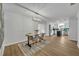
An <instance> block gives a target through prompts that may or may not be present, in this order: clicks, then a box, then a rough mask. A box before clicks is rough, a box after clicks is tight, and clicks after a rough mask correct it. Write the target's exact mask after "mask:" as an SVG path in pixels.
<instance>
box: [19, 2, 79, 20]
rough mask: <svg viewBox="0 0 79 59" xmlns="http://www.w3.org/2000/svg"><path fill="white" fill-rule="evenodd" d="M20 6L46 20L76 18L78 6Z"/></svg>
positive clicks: (66, 4)
mask: <svg viewBox="0 0 79 59" xmlns="http://www.w3.org/2000/svg"><path fill="white" fill-rule="evenodd" d="M21 5H23V6H25V7H27V8H29V9H31V10H33V11H35V12H38V13H39V14H41V15H43V16H45V17H46V18H47V19H48V20H57V19H63V18H68V17H73V16H76V14H77V12H78V9H79V4H77V3H76V4H75V5H72V6H71V5H70V4H69V3H21Z"/></svg>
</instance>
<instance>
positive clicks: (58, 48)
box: [4, 36, 79, 56]
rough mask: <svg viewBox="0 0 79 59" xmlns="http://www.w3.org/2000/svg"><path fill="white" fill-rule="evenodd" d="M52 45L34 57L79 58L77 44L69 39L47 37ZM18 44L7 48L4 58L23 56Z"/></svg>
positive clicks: (65, 37)
mask: <svg viewBox="0 0 79 59" xmlns="http://www.w3.org/2000/svg"><path fill="white" fill-rule="evenodd" d="M45 39H47V40H49V41H50V43H49V44H48V45H47V46H45V47H44V48H42V49H41V50H39V51H38V52H36V53H35V54H34V55H33V56H79V49H78V48H77V43H76V42H75V41H71V40H70V38H69V37H67V36H62V37H56V36H52V37H45ZM23 55H24V54H23V53H22V52H21V50H20V48H19V47H18V44H14V45H11V46H7V47H5V50H4V56H23Z"/></svg>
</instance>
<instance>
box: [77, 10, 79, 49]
mask: <svg viewBox="0 0 79 59" xmlns="http://www.w3.org/2000/svg"><path fill="white" fill-rule="evenodd" d="M77 18H78V21H77V39H78V42H77V46H78V48H79V11H78V13H77Z"/></svg>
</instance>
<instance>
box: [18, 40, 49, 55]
mask: <svg viewBox="0 0 79 59" xmlns="http://www.w3.org/2000/svg"><path fill="white" fill-rule="evenodd" d="M49 43H50V41H48V40H45V41H42V42H39V43H37V44H34V45H32V47H31V48H30V47H29V46H28V45H26V44H27V42H21V43H19V44H18V46H19V48H20V50H21V51H22V52H23V54H24V55H25V56H32V55H34V54H35V53H36V52H38V51H39V50H41V49H42V48H44V47H45V46H46V45H47V44H49Z"/></svg>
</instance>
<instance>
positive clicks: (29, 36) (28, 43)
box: [25, 33, 44, 48]
mask: <svg viewBox="0 0 79 59" xmlns="http://www.w3.org/2000/svg"><path fill="white" fill-rule="evenodd" d="M43 34H44V33H43ZM37 35H38V38H39V39H41V40H43V37H44V36H43V37H42V38H41V37H40V36H39V35H41V34H37ZM25 36H27V38H28V40H27V44H26V45H28V46H29V47H30V48H31V47H32V46H31V45H32V44H31V43H30V40H33V39H34V38H33V36H35V34H34V33H28V34H26V35H25Z"/></svg>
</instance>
